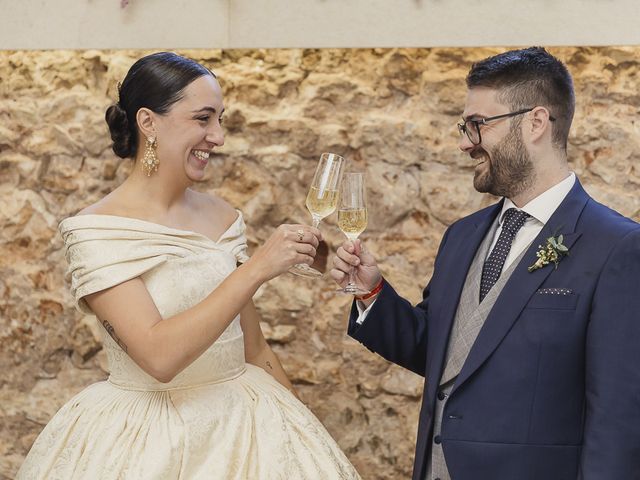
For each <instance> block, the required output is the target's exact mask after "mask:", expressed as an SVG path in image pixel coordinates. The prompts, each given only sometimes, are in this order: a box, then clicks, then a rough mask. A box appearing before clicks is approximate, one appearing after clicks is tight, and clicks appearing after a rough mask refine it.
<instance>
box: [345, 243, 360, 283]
mask: <svg viewBox="0 0 640 480" xmlns="http://www.w3.org/2000/svg"><path fill="white" fill-rule="evenodd" d="M357 238H358V237H356V238H349V240H351V243H353V245H354V249H355V242H356V239H357ZM355 274H356V267H351V268H350V269H349V282H348V283H347V286H346V287H345V288H344V289H345V290H346V291H347V292H355V290H356V282H355Z"/></svg>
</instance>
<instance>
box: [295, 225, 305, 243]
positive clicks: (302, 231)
mask: <svg viewBox="0 0 640 480" xmlns="http://www.w3.org/2000/svg"><path fill="white" fill-rule="evenodd" d="M296 233H297V234H298V241H299V242H301V241H302V239H303V238H304V230H303V229H301V228H299V229H298V231H297V232H296Z"/></svg>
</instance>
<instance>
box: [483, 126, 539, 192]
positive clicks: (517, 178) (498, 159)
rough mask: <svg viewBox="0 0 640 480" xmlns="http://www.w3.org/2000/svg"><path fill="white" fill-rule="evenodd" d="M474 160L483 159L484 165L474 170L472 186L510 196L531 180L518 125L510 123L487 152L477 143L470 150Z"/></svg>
mask: <svg viewBox="0 0 640 480" xmlns="http://www.w3.org/2000/svg"><path fill="white" fill-rule="evenodd" d="M471 157H472V158H474V159H484V161H485V162H486V163H487V165H486V167H487V168H484V169H483V170H481V171H480V172H478V171H477V170H476V174H475V176H474V178H473V186H474V188H475V189H476V190H477V191H478V192H481V193H490V194H492V195H495V196H496V197H506V198H513V197H515V196H516V195H518V194H520V193H522V192H524V191H525V190H527V189H528V188H529V187H531V185H532V184H533V183H534V181H535V170H534V168H533V162H532V161H531V156H530V155H529V152H528V151H527V149H526V147H525V146H524V142H523V141H522V132H521V130H520V125H519V124H517V125H516V124H514V125H512V126H511V129H510V130H509V133H508V134H507V135H506V136H505V137H504V138H503V139H502V140H500V142H499V143H498V144H497V145H496V146H495V148H494V149H493V152H492V153H491V154H489V153H488V152H487V151H486V150H484V149H483V148H482V147H481V146H478V147H477V148H476V149H474V150H473V151H472V152H471Z"/></svg>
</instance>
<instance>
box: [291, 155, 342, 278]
mask: <svg viewBox="0 0 640 480" xmlns="http://www.w3.org/2000/svg"><path fill="white" fill-rule="evenodd" d="M343 166H344V158H342V157H341V156H340V155H336V154H335V153H323V154H322V155H320V161H319V162H318V166H317V167H316V172H315V174H314V175H313V180H312V182H311V187H310V188H309V193H308V194H307V201H306V206H307V210H309V213H311V217H312V218H313V221H312V225H313V226H314V227H315V228H318V225H320V222H321V221H322V219H323V218H325V217H327V216H328V215H331V214H332V213H333V212H334V211H335V209H336V206H337V205H338V188H339V187H340V180H341V179H342V168H343ZM289 272H291V273H294V274H296V275H301V276H303V277H320V276H322V272H319V271H318V270H316V269H315V268H311V267H310V266H309V265H306V264H304V263H299V264H298V265H294V266H293V267H291V268H290V269H289Z"/></svg>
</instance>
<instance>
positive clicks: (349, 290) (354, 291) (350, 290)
mask: <svg viewBox="0 0 640 480" xmlns="http://www.w3.org/2000/svg"><path fill="white" fill-rule="evenodd" d="M336 292H338V293H345V294H347V295H358V296H361V295H366V294H367V293H371V292H370V291H369V290H363V289H362V288H358V287H357V286H356V285H354V284H352V283H350V284H347V285H345V287H344V288H339V289H338V290H336Z"/></svg>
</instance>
